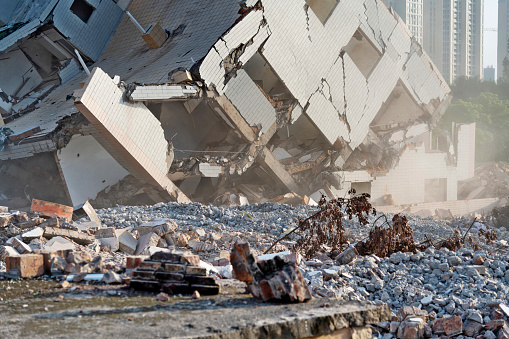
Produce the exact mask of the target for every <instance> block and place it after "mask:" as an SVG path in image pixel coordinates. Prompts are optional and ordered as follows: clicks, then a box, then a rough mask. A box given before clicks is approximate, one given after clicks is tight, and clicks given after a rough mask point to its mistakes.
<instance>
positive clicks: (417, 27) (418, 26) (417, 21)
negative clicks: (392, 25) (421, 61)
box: [387, 0, 423, 44]
mask: <svg viewBox="0 0 509 339" xmlns="http://www.w3.org/2000/svg"><path fill="white" fill-rule="evenodd" d="M387 3H388V4H389V6H391V7H392V8H394V10H395V11H396V13H398V15H399V16H400V17H401V19H403V21H404V22H405V24H406V25H407V27H408V29H409V30H410V32H411V33H412V35H413V36H414V37H415V39H416V40H417V41H418V42H419V43H420V44H422V34H423V16H422V13H423V0H388V1H387Z"/></svg>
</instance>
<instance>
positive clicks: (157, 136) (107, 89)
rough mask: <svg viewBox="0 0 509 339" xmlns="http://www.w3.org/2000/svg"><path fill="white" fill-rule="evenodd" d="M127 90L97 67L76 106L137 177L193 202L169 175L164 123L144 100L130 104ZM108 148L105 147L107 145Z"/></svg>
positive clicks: (173, 197) (173, 196)
mask: <svg viewBox="0 0 509 339" xmlns="http://www.w3.org/2000/svg"><path fill="white" fill-rule="evenodd" d="M123 94H124V93H123V91H122V90H121V89H120V88H118V86H117V85H116V84H115V83H114V82H113V79H111V78H110V77H109V75H108V74H106V73H105V72H104V71H103V70H102V69H100V68H97V67H96V68H94V69H93V71H92V73H91V75H90V77H89V78H88V80H87V82H86V83H85V86H84V87H83V88H82V89H81V90H79V91H76V92H75V94H74V95H75V97H76V101H75V105H76V107H77V108H78V109H79V110H80V112H81V113H82V114H83V115H84V116H85V117H86V118H87V119H88V120H89V121H90V123H91V124H92V125H93V126H94V127H95V128H96V130H97V131H98V133H99V134H100V136H101V137H100V138H98V140H97V141H98V142H99V143H101V144H107V145H106V147H105V149H106V150H107V151H108V152H109V153H110V154H111V156H112V157H113V158H114V159H115V160H117V162H118V163H119V164H120V165H122V167H124V168H125V169H126V170H128V171H129V172H130V173H131V174H132V175H133V176H135V177H136V178H137V179H139V180H142V181H144V182H147V183H149V184H151V185H154V186H156V187H159V188H161V189H162V190H164V191H166V192H167V193H168V197H163V198H167V199H170V200H175V201H177V202H190V200H189V198H188V197H187V196H186V195H185V194H184V193H183V192H182V191H181V190H180V189H179V188H178V187H177V186H175V184H173V182H172V181H171V180H170V179H169V178H168V176H167V173H168V169H169V166H170V165H171V164H170V163H168V159H169V154H168V152H167V142H166V139H165V138H164V131H163V129H162V127H161V124H160V122H159V121H158V120H157V118H156V117H154V115H153V114H152V113H151V112H150V110H149V109H148V108H147V107H146V106H145V105H143V104H141V103H134V104H131V103H128V102H125V101H124V99H123ZM103 147H104V146H103Z"/></svg>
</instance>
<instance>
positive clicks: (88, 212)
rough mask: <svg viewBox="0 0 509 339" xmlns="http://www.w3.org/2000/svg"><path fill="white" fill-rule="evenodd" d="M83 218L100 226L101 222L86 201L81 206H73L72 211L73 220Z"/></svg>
mask: <svg viewBox="0 0 509 339" xmlns="http://www.w3.org/2000/svg"><path fill="white" fill-rule="evenodd" d="M85 216H88V217H89V218H90V221H91V222H93V223H95V224H98V225H99V226H100V225H101V220H100V219H99V217H98V216H97V213H96V212H95V209H94V208H93V207H92V205H90V203H89V202H88V200H87V201H86V202H85V203H84V204H81V205H78V206H75V207H74V210H73V216H72V217H73V220H78V219H80V218H83V217H85Z"/></svg>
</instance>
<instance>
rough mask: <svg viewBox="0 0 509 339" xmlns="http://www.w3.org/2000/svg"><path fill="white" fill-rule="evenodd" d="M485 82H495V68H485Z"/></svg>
mask: <svg viewBox="0 0 509 339" xmlns="http://www.w3.org/2000/svg"><path fill="white" fill-rule="evenodd" d="M484 81H495V67H493V66H488V67H484Z"/></svg>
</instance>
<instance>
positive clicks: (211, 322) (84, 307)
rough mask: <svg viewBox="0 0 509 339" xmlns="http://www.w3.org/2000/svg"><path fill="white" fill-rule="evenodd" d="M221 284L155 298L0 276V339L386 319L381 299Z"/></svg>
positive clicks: (313, 331) (301, 329) (295, 328)
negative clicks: (287, 297) (282, 297)
mask: <svg viewBox="0 0 509 339" xmlns="http://www.w3.org/2000/svg"><path fill="white" fill-rule="evenodd" d="M219 283H220V285H221V294H220V295H218V296H211V297H202V298H200V299H197V300H194V299H192V298H191V297H189V296H177V297H172V298H170V300H169V301H168V302H158V301H157V300H156V295H155V293H147V292H137V291H133V290H131V289H130V288H129V287H128V286H125V285H117V286H114V285H98V284H85V283H73V284H72V285H71V287H69V288H66V289H63V288H61V287H60V283H59V282H58V281H54V280H42V279H41V280H17V281H12V280H4V281H0V338H19V337H30V338H69V337H79V338H83V337H87V336H89V337H93V338H175V337H178V338H182V337H186V338H210V339H212V338H217V339H219V338H221V339H230V338H232V339H233V338H301V337H312V336H315V335H319V334H329V333H331V331H332V330H334V328H336V329H337V328H345V327H352V326H365V325H366V324H368V323H378V322H380V321H386V320H389V319H390V309H389V308H388V307H387V306H374V305H370V304H367V303H362V302H350V303H348V304H345V303H344V302H340V301H338V300H329V299H320V298H314V299H313V300H311V301H310V302H307V303H303V304H276V303H264V302H259V301H256V300H254V299H253V298H252V297H251V295H250V294H246V293H245V288H244V286H245V285H244V283H242V282H239V281H237V280H220V281H219Z"/></svg>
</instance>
